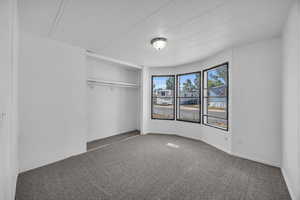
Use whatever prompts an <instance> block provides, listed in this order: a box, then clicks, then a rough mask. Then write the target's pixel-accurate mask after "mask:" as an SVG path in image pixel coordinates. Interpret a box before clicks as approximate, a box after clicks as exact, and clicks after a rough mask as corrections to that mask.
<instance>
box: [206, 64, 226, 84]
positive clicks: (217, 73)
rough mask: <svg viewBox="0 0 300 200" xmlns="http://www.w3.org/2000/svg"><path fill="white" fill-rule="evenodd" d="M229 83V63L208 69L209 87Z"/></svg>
mask: <svg viewBox="0 0 300 200" xmlns="http://www.w3.org/2000/svg"><path fill="white" fill-rule="evenodd" d="M223 85H227V65H223V66H220V67H216V68H213V69H210V70H208V71H207V88H218V87H219V86H223Z"/></svg>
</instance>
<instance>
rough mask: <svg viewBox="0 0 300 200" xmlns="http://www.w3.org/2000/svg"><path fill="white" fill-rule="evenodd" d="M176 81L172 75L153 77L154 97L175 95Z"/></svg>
mask: <svg viewBox="0 0 300 200" xmlns="http://www.w3.org/2000/svg"><path fill="white" fill-rule="evenodd" d="M174 81H175V78H174V77H171V76H157V77H153V79H152V88H153V90H152V96H153V97H173V96H174V85H175V84H174Z"/></svg>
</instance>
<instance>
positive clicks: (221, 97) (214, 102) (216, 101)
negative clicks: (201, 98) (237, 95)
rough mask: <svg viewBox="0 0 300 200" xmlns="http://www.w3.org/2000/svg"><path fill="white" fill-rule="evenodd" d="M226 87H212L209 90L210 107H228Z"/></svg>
mask: <svg viewBox="0 0 300 200" xmlns="http://www.w3.org/2000/svg"><path fill="white" fill-rule="evenodd" d="M226 94H227V91H226V85H220V86H216V87H211V88H209V89H208V96H210V98H209V101H208V107H213V108H225V107H226V104H227V102H226Z"/></svg>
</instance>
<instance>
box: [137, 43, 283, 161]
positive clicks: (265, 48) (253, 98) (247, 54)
mask: <svg viewBox="0 0 300 200" xmlns="http://www.w3.org/2000/svg"><path fill="white" fill-rule="evenodd" d="M224 62H229V84H230V85H229V92H230V94H229V132H228V133H227V132H225V131H222V130H219V129H215V128H212V127H208V126H205V125H202V124H194V123H187V122H180V121H166V120H151V116H150V113H151V98H150V97H151V75H158V74H163V75H164V74H177V73H184V72H193V71H199V70H203V69H205V68H209V67H213V66H215V65H218V64H221V63H224ZM144 73H146V74H147V76H146V77H147V78H146V79H145V81H146V82H145V84H146V86H143V88H144V89H145V90H146V91H147V92H145V94H144V99H143V107H144V108H145V109H147V112H146V115H147V116H143V117H144V120H143V129H144V132H145V133H150V132H157V133H167V134H178V135H183V136H186V137H191V138H196V139H200V140H203V141H205V142H207V143H209V144H211V145H213V146H215V147H217V148H220V149H222V150H224V151H226V152H231V153H232V154H234V155H238V156H242V157H245V158H248V159H252V160H256V161H260V162H264V163H268V164H271V165H275V166H280V160H281V155H280V150H281V145H280V139H281V136H280V132H281V126H280V120H281V92H280V90H281V40H280V39H279V38H274V39H269V40H265V41H259V42H256V43H253V44H247V45H244V46H242V47H238V48H234V49H231V50H226V51H224V52H222V53H219V54H218V55H215V56H212V57H210V58H207V59H205V60H203V61H199V62H196V63H193V64H188V65H183V66H178V67H173V68H172V67H171V68H155V67H153V68H149V69H144Z"/></svg>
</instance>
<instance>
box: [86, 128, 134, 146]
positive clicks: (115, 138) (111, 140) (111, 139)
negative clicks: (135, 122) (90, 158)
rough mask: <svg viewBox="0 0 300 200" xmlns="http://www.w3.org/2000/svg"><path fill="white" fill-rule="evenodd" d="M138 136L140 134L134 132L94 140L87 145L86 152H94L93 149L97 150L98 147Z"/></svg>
mask: <svg viewBox="0 0 300 200" xmlns="http://www.w3.org/2000/svg"><path fill="white" fill-rule="evenodd" d="M139 134H140V132H139V131H138V130H136V131H130V132H126V133H122V134H119V135H114V136H110V137H106V138H103V139H99V140H94V141H91V142H88V143H87V150H88V151H90V150H94V149H96V148H99V147H103V146H106V145H110V144H112V143H114V142H119V141H122V140H124V139H128V138H130V137H133V136H137V135H139Z"/></svg>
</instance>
